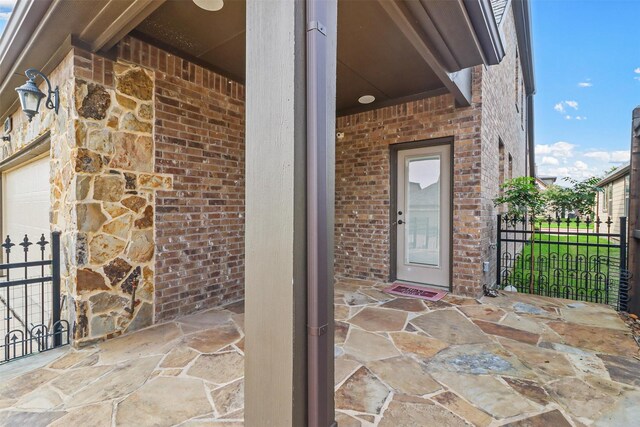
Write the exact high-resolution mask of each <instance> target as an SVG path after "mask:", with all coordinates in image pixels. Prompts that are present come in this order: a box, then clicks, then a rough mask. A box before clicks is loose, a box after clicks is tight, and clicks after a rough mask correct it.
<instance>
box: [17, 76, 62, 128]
mask: <svg viewBox="0 0 640 427" xmlns="http://www.w3.org/2000/svg"><path fill="white" fill-rule="evenodd" d="M24 74H25V75H26V76H27V78H28V79H29V80H27V82H26V83H25V84H23V85H22V86H20V87H18V88H16V92H18V96H20V105H21V106H22V111H24V113H25V114H26V115H27V117H28V118H29V121H31V119H33V117H34V116H35V115H36V114H38V111H39V110H40V101H42V98H44V97H45V96H46V97H47V101H46V102H45V105H46V106H47V108H48V109H50V110H55V112H56V114H57V113H58V107H59V106H60V94H59V92H58V86H56V88H55V89H53V90H51V82H50V81H49V79H48V78H47V76H45V75H44V74H42V73H41V72H40V70H36V69H35V68H29V69H28V70H27V71H25V72H24ZM37 76H40V77H42V78H43V79H44V81H45V82H47V88H48V91H49V93H48V94H44V93H42V91H41V90H40V89H39V88H38V85H37V84H36V81H35V80H36V77H37Z"/></svg>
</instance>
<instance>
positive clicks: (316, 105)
mask: <svg viewBox="0 0 640 427" xmlns="http://www.w3.org/2000/svg"><path fill="white" fill-rule="evenodd" d="M306 14H307V53H306V58H307V61H306V62H307V233H308V234H307V278H308V279H307V280H308V283H307V289H308V295H307V301H308V303H307V309H308V312H307V328H308V331H307V333H308V368H307V373H308V377H307V380H308V393H309V395H308V402H309V405H308V424H307V426H309V427H327V426H329V425H334V418H335V413H334V401H333V358H334V354H333V331H334V328H333V231H334V212H335V200H334V199H335V117H336V109H335V108H336V107H335V99H336V52H337V0H307V11H306Z"/></svg>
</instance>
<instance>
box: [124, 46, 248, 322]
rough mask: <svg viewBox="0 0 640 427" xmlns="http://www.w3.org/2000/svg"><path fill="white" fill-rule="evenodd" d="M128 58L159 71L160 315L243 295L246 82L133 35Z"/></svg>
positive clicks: (171, 315)
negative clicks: (167, 183) (164, 186)
mask: <svg viewBox="0 0 640 427" xmlns="http://www.w3.org/2000/svg"><path fill="white" fill-rule="evenodd" d="M119 57H120V58H121V60H123V61H127V62H131V63H135V64H140V65H142V66H143V67H145V68H146V69H150V70H153V71H154V73H155V76H156V79H155V81H156V86H155V95H154V98H155V103H154V110H155V129H154V131H155V156H156V163H155V171H156V172H158V173H161V174H170V175H172V176H173V188H172V190H170V191H160V192H158V194H157V199H156V206H157V207H156V219H155V222H156V249H157V256H156V261H155V266H156V310H155V311H156V317H157V319H159V320H166V319H170V318H174V317H176V316H179V315H184V314H188V313H192V312H194V311H196V310H198V309H202V308H208V307H214V306H217V305H221V304H224V303H228V302H233V301H237V300H240V299H242V298H243V296H244V86H243V85H242V84H240V83H237V82H235V81H232V80H229V79H227V78H225V77H223V76H221V75H219V74H216V73H214V72H212V71H209V70H207V69H205V68H202V67H201V66H199V65H196V64H194V63H192V62H189V61H187V60H184V59H182V58H180V57H177V56H175V55H171V54H169V53H167V52H165V51H163V50H161V49H158V48H156V47H155V46H151V45H149V44H146V43H143V42H141V41H139V40H136V39H134V38H127V39H125V40H124V41H123V42H122V43H121V44H120V46H119Z"/></svg>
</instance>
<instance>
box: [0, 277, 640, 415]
mask: <svg viewBox="0 0 640 427" xmlns="http://www.w3.org/2000/svg"><path fill="white" fill-rule="evenodd" d="M384 286H385V285H384V284H382V283H373V282H365V281H357V280H343V281H340V282H339V283H338V284H337V286H336V292H335V308H336V309H335V312H336V313H335V316H336V333H335V342H336V350H335V351H336V373H335V383H336V411H337V420H338V424H339V426H340V427H351V426H381V427H382V426H393V427H401V426H463V425H475V426H498V425H509V426H521V427H524V426H554V427H562V426H584V425H595V426H623V425H634V423H637V420H638V419H640V407H639V406H638V405H637V402H639V401H640V361H639V360H638V359H637V358H635V357H634V356H637V355H638V346H637V345H636V343H635V341H634V340H633V339H632V338H631V336H630V333H629V330H628V328H627V326H626V325H625V324H624V322H622V321H621V320H620V318H619V317H618V315H617V313H615V312H614V311H612V310H611V309H609V308H607V307H604V306H600V305H595V304H587V303H577V302H573V301H565V300H557V299H551V298H543V297H537V296H527V295H519V294H507V293H505V294H502V295H501V296H499V297H498V298H484V299H483V300H481V301H476V300H474V299H469V298H460V297H455V296H447V297H445V298H444V299H443V300H441V301H439V302H435V303H434V302H423V301H421V300H416V299H404V298H398V297H394V296H390V295H387V294H385V293H383V292H382V289H383V288H384ZM243 320H244V315H243V307H242V305H241V304H236V305H234V306H229V307H226V308H224V309H213V310H209V311H206V312H203V313H200V314H197V315H192V316H188V317H184V318H181V319H179V320H177V321H174V322H169V323H165V324H161V325H157V326H154V327H151V328H148V329H146V330H142V331H139V332H137V333H134V334H130V335H127V336H124V337H121V338H116V339H113V340H111V341H108V342H105V343H102V344H99V345H96V346H92V347H89V348H83V349H81V350H75V349H71V348H66V349H59V350H55V351H54V352H50V353H44V354H41V355H37V356H33V357H31V358H28V359H24V360H22V361H18V362H12V363H9V364H6V365H4V366H1V367H0V408H2V409H0V425H6V426H21V427H23V426H45V425H52V426H75V425H78V426H112V425H117V426H151V425H153V426H165V425H166V426H170V425H184V426H227V427H230V426H241V425H243V421H242V420H243V357H244V353H243V350H244V335H243Z"/></svg>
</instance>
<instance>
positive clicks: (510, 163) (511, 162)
mask: <svg viewBox="0 0 640 427" xmlns="http://www.w3.org/2000/svg"><path fill="white" fill-rule="evenodd" d="M508 177H509V179H513V157H511V154H509V175H508Z"/></svg>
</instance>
